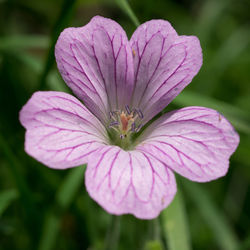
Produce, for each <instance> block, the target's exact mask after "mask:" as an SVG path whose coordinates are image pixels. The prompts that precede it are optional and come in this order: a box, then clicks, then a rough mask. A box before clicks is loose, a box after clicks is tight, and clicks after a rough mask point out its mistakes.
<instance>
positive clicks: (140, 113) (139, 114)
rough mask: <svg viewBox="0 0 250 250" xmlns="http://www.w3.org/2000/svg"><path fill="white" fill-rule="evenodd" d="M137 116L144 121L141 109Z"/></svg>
mask: <svg viewBox="0 0 250 250" xmlns="http://www.w3.org/2000/svg"><path fill="white" fill-rule="evenodd" d="M137 114H138V116H139V117H140V118H141V119H143V114H142V112H141V110H140V109H137Z"/></svg>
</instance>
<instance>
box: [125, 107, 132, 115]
mask: <svg viewBox="0 0 250 250" xmlns="http://www.w3.org/2000/svg"><path fill="white" fill-rule="evenodd" d="M125 109H126V111H127V113H128V115H130V114H131V110H130V108H129V106H128V105H126V106H125Z"/></svg>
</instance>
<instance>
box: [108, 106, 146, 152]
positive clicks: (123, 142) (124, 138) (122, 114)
mask: <svg viewBox="0 0 250 250" xmlns="http://www.w3.org/2000/svg"><path fill="white" fill-rule="evenodd" d="M109 115H110V123H109V128H111V129H112V131H113V132H115V135H116V136H114V137H115V144H116V145H118V146H120V147H122V148H127V147H128V146H129V144H131V134H132V133H137V132H139V131H140V129H141V128H142V123H141V120H142V119H143V114H142V111H141V110H140V109H136V108H133V109H130V108H129V106H128V105H126V106H125V109H124V110H115V111H111V112H110V113H109Z"/></svg>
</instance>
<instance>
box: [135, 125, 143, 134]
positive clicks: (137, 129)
mask: <svg viewBox="0 0 250 250" xmlns="http://www.w3.org/2000/svg"><path fill="white" fill-rule="evenodd" d="M142 126H143V125H142V124H140V125H139V126H138V127H137V128H136V130H135V132H136V133H138V132H139V131H140V130H141V128H142Z"/></svg>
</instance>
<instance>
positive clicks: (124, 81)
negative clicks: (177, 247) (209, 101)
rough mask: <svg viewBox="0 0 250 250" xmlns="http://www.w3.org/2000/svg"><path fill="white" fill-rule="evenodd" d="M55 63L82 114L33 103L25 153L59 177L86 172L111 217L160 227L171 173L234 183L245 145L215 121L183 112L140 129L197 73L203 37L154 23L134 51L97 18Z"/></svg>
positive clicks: (70, 106)
mask: <svg viewBox="0 0 250 250" xmlns="http://www.w3.org/2000/svg"><path fill="white" fill-rule="evenodd" d="M55 55H56V61H57V65H58V68H59V71H60V73H61V74H62V77H63V79H64V80H65V82H66V83H67V84H68V86H69V87H70V88H71V89H72V90H73V92H74V94H75V95H76V96H77V97H78V98H79V99H80V100H82V101H83V102H84V105H83V104H82V103H81V102H80V101H79V100H77V99H76V98H75V97H73V96H71V95H69V94H66V93H61V92H54V91H48V92H36V93H34V95H33V96H32V97H31V99H30V100H29V101H28V103H27V104H26V105H25V106H24V107H23V109H22V110H21V112H20V120H21V123H22V125H23V126H24V127H25V128H26V129H27V131H26V138H25V150H26V152H27V153H28V154H29V155H31V156H33V157H34V158H36V159H37V160H38V161H40V162H42V163H43V164H45V165H47V166H48V167H51V168H56V169H65V168H70V167H75V166H78V165H81V164H84V163H87V164H88V165H87V170H86V177H85V181H86V187H87V191H88V193H89V194H90V196H91V197H92V198H93V199H94V200H95V201H97V202H98V203H99V204H100V205H101V206H102V207H103V208H104V209H105V210H107V211H108V212H110V213H112V214H117V215H119V214H125V213H131V214H133V215H135V216H136V217H138V218H141V219H152V218H155V217H156V216H157V215H158V214H159V213H160V211H161V210H162V209H164V208H166V207H167V206H168V204H169V203H170V202H171V201H172V199H173V197H174V195H175V193H176V182H175V177H174V173H173V171H175V172H177V173H178V174H180V175H182V176H184V177H186V178H188V179H190V180H192V181H198V182H206V181H211V180H214V179H216V178H219V177H221V176H224V175H225V174H226V172H227V170H228V166H229V157H230V156H231V154H232V153H233V152H234V151H235V149H236V148H237V145H238V143H239V136H238V134H237V133H236V132H235V131H234V129H233V127H232V126H231V125H230V123H229V122H228V121H227V120H226V119H225V118H224V117H223V116H222V115H221V114H219V113H218V112H217V111H215V110H212V109H208V108H204V107H187V108H182V109H179V110H175V111H172V112H169V113H167V114H164V115H162V116H161V117H160V118H159V119H157V120H156V121H154V122H152V123H151V124H149V125H148V126H147V127H146V128H145V129H144V128H143V129H141V128H142V126H144V125H145V124H146V123H148V122H149V121H150V120H151V119H152V118H153V117H154V116H155V115H156V114H158V113H159V112H160V111H161V110H162V109H163V108H164V107H166V106H167V105H168V104H169V103H170V102H171V101H172V100H173V98H175V97H176V96H177V95H178V94H179V93H180V92H181V91H182V90H183V89H184V88H185V87H186V86H187V85H188V84H189V83H190V82H191V80H192V78H193V77H194V76H195V75H196V74H197V72H198V71H199V69H200V67H201V65H202V52H201V47H200V43H199V40H198V39H197V38H196V37H194V36H178V34H177V33H176V31H175V30H174V29H173V28H172V26H171V25H170V24H169V23H168V22H167V21H163V20H152V21H149V22H146V23H144V24H142V25H141V26H139V27H138V28H137V29H136V31H135V32H134V34H133V35H132V37H131V39H130V41H128V38H127V36H126V34H125V32H124V30H123V29H122V28H121V27H120V26H119V24H117V23H116V22H114V21H112V20H110V19H107V18H103V17H99V16H97V17H94V18H93V19H92V20H91V21H90V22H89V23H88V24H87V25H86V26H84V27H81V28H68V29H65V30H64V31H63V32H62V33H61V35H60V37H59V39H58V41H57V44H56V48H55ZM140 129H141V130H140ZM139 130H140V133H138V132H139Z"/></svg>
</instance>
